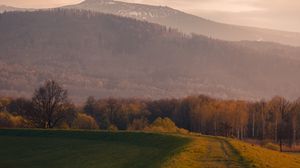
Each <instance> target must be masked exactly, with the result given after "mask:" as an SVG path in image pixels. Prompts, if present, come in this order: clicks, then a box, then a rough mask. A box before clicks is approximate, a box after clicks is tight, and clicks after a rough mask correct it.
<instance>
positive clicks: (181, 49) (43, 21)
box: [0, 9, 300, 101]
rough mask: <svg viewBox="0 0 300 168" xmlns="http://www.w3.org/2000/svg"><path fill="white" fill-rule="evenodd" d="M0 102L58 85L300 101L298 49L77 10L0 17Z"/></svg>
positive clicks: (118, 93) (90, 91)
mask: <svg viewBox="0 0 300 168" xmlns="http://www.w3.org/2000/svg"><path fill="white" fill-rule="evenodd" d="M0 34H1V36H0V95H10V96H21V95H24V96H31V95H32V92H33V89H34V88H35V87H37V86H38V85H39V84H41V83H42V82H44V81H45V80H46V79H50V78H52V79H57V80H58V81H59V82H61V83H63V84H64V86H65V87H66V88H67V89H69V91H70V94H71V96H72V98H73V99H74V100H76V101H83V100H84V99H85V98H86V97H87V96H96V97H109V96H113V97H140V98H166V97H182V96H186V95H193V94H207V95H210V96H214V97H221V98H242V99H256V98H269V97H271V96H274V95H282V96H286V97H288V98H296V97H298V96H300V78H299V77H298V74H300V60H299V55H300V48H299V47H289V46H284V45H279V44H275V43H265V42H247V41H244V42H226V41H221V40H215V39H211V38H208V37H204V36H199V35H185V34H182V33H179V32H177V31H176V30H173V29H168V28H166V27H163V26H160V25H157V24H152V23H147V22H143V21H138V20H134V19H130V18H123V17H118V16H114V15H109V14H101V13H94V12H88V11H79V10H63V9H56V10H50V11H49V10H45V11H35V12H9V13H3V14H1V15H0Z"/></svg>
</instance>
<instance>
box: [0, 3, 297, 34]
mask: <svg viewBox="0 0 300 168" xmlns="http://www.w3.org/2000/svg"><path fill="white" fill-rule="evenodd" d="M80 1H82V0H0V4H4V5H10V6H16V7H25V8H49V7H57V6H63V5H67V4H75V3H79V2H80ZM120 1H125V2H134V3H144V4H150V5H162V6H169V7H172V8H176V9H179V10H182V11H185V12H187V13H191V14H194V15H197V16H201V17H204V18H207V19H211V20H214V21H219V22H223V23H231V24H238V25H246V26H255V27H264V28H271V29H279V30H287V31H295V32H300V0H120Z"/></svg>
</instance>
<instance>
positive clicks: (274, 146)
mask: <svg viewBox="0 0 300 168" xmlns="http://www.w3.org/2000/svg"><path fill="white" fill-rule="evenodd" d="M263 147H265V148H267V149H270V150H274V151H280V147H279V145H277V144H274V143H271V142H268V143H265V144H263Z"/></svg>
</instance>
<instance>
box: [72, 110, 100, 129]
mask: <svg viewBox="0 0 300 168" xmlns="http://www.w3.org/2000/svg"><path fill="white" fill-rule="evenodd" d="M73 127H74V128H77V129H98V128H99V127H98V125H97V122H96V121H95V119H94V118H93V117H92V116H89V115H87V114H84V113H78V115H77V118H76V119H75V121H74V124H73Z"/></svg>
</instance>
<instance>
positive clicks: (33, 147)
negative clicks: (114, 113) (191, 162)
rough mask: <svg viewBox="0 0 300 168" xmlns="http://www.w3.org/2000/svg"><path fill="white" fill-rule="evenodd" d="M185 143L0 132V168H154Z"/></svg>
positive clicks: (147, 137)
mask: <svg viewBox="0 0 300 168" xmlns="http://www.w3.org/2000/svg"><path fill="white" fill-rule="evenodd" d="M189 141H190V140H189V139H188V138H182V137H179V136H171V135H162V134H152V133H129V132H115V133H113V132H84V131H45V130H0V167H1V168H20V167H22V168H41V167H43V168H48V167H49V168H50V167H51V168H53V167H55V168H60V167H63V168H68V167H70V168H96V167H97V168H122V167H124V168H140V167H143V168H148V167H149V168H150V167H151V168H152V167H153V168H155V167H161V165H162V163H164V162H165V161H166V160H167V159H169V157H170V156H172V155H173V154H175V153H176V152H179V151H180V149H181V148H182V147H183V146H184V145H185V144H187V143H188V142H189Z"/></svg>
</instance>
